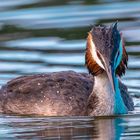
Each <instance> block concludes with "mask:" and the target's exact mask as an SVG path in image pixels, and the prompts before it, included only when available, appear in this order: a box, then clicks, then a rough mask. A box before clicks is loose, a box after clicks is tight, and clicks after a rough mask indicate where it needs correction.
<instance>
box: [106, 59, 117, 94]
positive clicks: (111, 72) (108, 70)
mask: <svg viewBox="0 0 140 140" xmlns="http://www.w3.org/2000/svg"><path fill="white" fill-rule="evenodd" d="M104 60H105V63H104V67H105V70H106V73H107V76H108V79H109V81H110V84H111V87H112V90H113V92H114V93H115V83H114V80H113V75H114V70H113V68H112V66H111V65H110V64H109V63H108V62H109V61H108V60H107V59H104Z"/></svg>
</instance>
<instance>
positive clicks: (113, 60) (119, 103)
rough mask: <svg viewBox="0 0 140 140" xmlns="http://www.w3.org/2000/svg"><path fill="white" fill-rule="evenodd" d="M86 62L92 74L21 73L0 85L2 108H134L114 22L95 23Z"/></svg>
mask: <svg viewBox="0 0 140 140" xmlns="http://www.w3.org/2000/svg"><path fill="white" fill-rule="evenodd" d="M85 59H86V66H87V68H88V70H89V72H90V73H91V74H92V75H89V74H86V73H76V72H73V71H67V72H54V73H49V74H38V75H31V76H22V77H19V78H16V79H13V80H11V81H9V82H8V83H7V84H6V85H4V86H3V87H2V88H1V89H0V112H1V113H12V114H20V115H46V116H73V115H75V116H76V115H77V116H80V115H81V116H82V115H89V116H101V115H113V114H125V113H127V112H128V111H129V110H133V109H134V106H133V101H132V98H131V97H130V96H129V95H128V93H127V88H126V86H125V85H123V84H122V83H121V81H120V77H121V76H122V74H124V73H125V69H126V67H127V61H128V56H127V53H126V50H125V47H124V42H123V38H122V35H121V34H120V33H119V31H118V29H117V23H116V24H115V25H114V26H110V27H107V26H95V27H93V28H92V30H91V31H90V32H89V33H88V37H87V46H86V55H85Z"/></svg>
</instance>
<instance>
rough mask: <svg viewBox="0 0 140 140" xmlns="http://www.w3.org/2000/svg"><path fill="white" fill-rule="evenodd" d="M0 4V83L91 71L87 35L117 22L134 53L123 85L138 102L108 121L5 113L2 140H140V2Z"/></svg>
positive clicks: (0, 124) (35, 0) (101, 0)
mask: <svg viewBox="0 0 140 140" xmlns="http://www.w3.org/2000/svg"><path fill="white" fill-rule="evenodd" d="M0 3H1V4H0V85H3V84H5V83H6V82H7V81H9V80H11V79H13V78H15V77H18V76H21V75H30V74H37V73H42V72H44V73H46V72H53V71H61V70H74V71H77V72H87V70H86V68H85V66H84V53H85V45H86V37H87V32H88V31H89V30H90V29H91V27H92V25H93V24H105V25H111V24H112V23H114V22H115V21H117V20H118V21H119V29H120V30H121V31H122V33H123V36H124V38H125V41H126V49H127V52H128V54H129V63H128V68H129V69H128V70H127V72H126V75H125V76H124V77H123V82H124V83H125V84H126V85H127V86H128V91H129V94H131V95H132V96H133V100H134V103H135V111H133V112H130V114H129V115H125V116H115V117H106V118H104V117H103V118H94V117H31V116H24V117H23V116H8V115H0V139H2V140H11V139H13V140H16V139H17V140H18V139H47V140H49V139H50V140H56V139H58V140H60V139H63V140H69V139H76V140H91V139H97V140H119V139H121V140H139V139H140V121H139V120H140V86H139V85H140V72H139V71H140V1H138V0H133V1H127V0H119V1H118V0H113V1H109V0H94V1H88V0H71V1H64V0H61V1H57V0H51V1H50V0H45V1H44V0H30V1H29V0H20V1H19V0H12V1H11V0H6V1H2V0H0Z"/></svg>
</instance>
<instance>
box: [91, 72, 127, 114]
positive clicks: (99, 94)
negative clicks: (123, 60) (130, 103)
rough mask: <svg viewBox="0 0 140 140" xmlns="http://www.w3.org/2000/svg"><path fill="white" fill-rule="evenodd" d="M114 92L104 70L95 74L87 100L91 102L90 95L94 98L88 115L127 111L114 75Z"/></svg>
mask: <svg viewBox="0 0 140 140" xmlns="http://www.w3.org/2000/svg"><path fill="white" fill-rule="evenodd" d="M113 78H114V80H115V92H116V93H113V90H112V86H111V83H110V81H109V79H108V76H107V74H106V72H103V73H102V74H99V75H97V76H95V82H94V87H93V91H92V94H91V96H90V97H89V102H90V104H91V102H92V103H93V101H92V97H93V98H95V99H96V101H95V100H94V103H93V104H94V108H93V109H92V111H90V112H89V115H94V116H96V115H113V114H124V113H127V108H126V106H125V105H124V102H123V99H122V97H121V93H120V89H119V82H118V78H117V77H115V75H114V77H113Z"/></svg>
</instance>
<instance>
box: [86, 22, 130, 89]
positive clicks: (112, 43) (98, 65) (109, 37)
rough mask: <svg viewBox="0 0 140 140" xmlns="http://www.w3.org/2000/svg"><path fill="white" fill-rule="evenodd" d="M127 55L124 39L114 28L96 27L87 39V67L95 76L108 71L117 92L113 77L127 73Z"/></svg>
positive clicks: (115, 26)
mask: <svg viewBox="0 0 140 140" xmlns="http://www.w3.org/2000/svg"><path fill="white" fill-rule="evenodd" d="M127 60H128V57H127V53H126V51H125V48H124V43H123V38H122V35H121V34H120V32H119V31H118V29H117V23H115V24H114V26H111V27H107V26H94V27H93V28H92V30H91V31H90V32H89V35H88V38H87V50H86V65H87V67H88V70H89V72H90V73H92V74H93V75H95V76H96V75H98V74H100V73H102V72H103V71H106V73H107V76H108V78H109V81H110V83H111V85H112V89H113V91H114V90H115V85H114V84H115V83H114V80H113V77H114V76H116V74H117V75H119V76H121V75H122V74H123V73H125V69H126V66H127Z"/></svg>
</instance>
